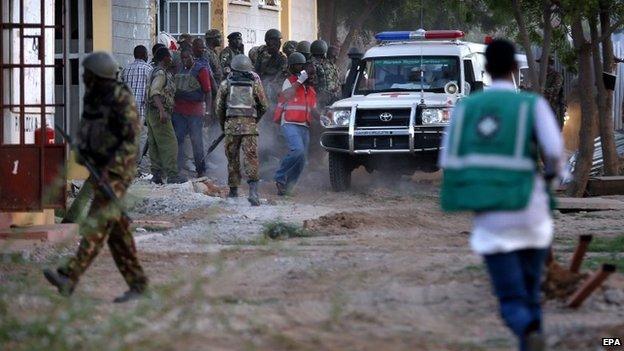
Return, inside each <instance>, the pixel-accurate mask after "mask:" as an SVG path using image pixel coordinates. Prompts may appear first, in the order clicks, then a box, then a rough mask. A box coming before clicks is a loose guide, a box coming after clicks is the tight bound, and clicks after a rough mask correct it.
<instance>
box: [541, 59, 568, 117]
mask: <svg viewBox="0 0 624 351" xmlns="http://www.w3.org/2000/svg"><path fill="white" fill-rule="evenodd" d="M539 61H540V60H538V62H539ZM554 63H555V62H554V60H553V59H552V58H549V59H548V67H547V68H546V84H545V86H544V98H546V101H548V104H549V105H550V108H552V110H553V111H554V112H555V116H556V117H557V122H559V127H560V128H561V127H563V112H560V111H561V110H562V109H561V104H562V100H563V99H562V95H563V94H561V92H562V90H563V76H562V75H561V73H560V72H558V71H557V70H556V69H555V65H554ZM564 112H565V111H564Z"/></svg>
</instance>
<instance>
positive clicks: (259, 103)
mask: <svg viewBox="0 0 624 351" xmlns="http://www.w3.org/2000/svg"><path fill="white" fill-rule="evenodd" d="M254 96H255V98H256V112H257V113H258V119H259V118H261V117H262V116H263V115H264V114H265V113H266V111H267V109H268V108H269V100H268V99H267V97H266V94H265V92H264V88H263V87H262V83H261V82H260V81H256V82H255V83H254Z"/></svg>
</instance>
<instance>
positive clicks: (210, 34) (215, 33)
mask: <svg viewBox="0 0 624 351" xmlns="http://www.w3.org/2000/svg"><path fill="white" fill-rule="evenodd" d="M216 38H221V32H220V31H219V30H218V29H211V30H209V31H207V32H206V39H216Z"/></svg>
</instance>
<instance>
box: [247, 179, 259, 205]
mask: <svg viewBox="0 0 624 351" xmlns="http://www.w3.org/2000/svg"><path fill="white" fill-rule="evenodd" d="M247 200H249V203H250V204H251V206H260V196H258V182H249V197H248V198H247Z"/></svg>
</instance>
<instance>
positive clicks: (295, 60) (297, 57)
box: [288, 52, 306, 66]
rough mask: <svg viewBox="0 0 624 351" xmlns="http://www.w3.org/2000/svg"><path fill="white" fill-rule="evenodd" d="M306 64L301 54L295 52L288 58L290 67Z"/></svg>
mask: <svg viewBox="0 0 624 351" xmlns="http://www.w3.org/2000/svg"><path fill="white" fill-rule="evenodd" d="M305 63H306V58H305V56H303V54H302V53H300V52H293V53H292V54H290V56H288V65H289V66H292V65H305Z"/></svg>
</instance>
